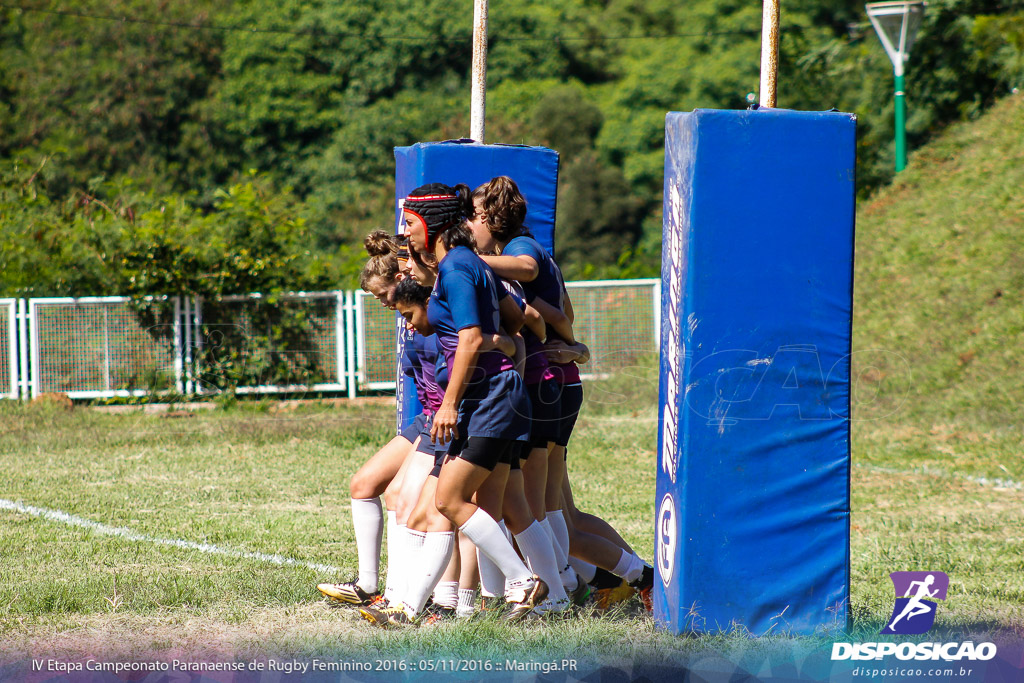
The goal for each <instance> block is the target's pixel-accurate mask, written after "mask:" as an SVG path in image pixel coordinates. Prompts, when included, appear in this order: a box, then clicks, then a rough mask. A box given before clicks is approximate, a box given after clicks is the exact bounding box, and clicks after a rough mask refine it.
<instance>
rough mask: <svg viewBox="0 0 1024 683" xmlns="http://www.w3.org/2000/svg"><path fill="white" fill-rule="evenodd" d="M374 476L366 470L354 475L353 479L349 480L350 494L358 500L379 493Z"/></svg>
mask: <svg viewBox="0 0 1024 683" xmlns="http://www.w3.org/2000/svg"><path fill="white" fill-rule="evenodd" d="M376 483H377V482H375V481H374V478H373V477H371V476H370V474H369V473H368V472H366V471H365V470H362V469H361V470H359V471H358V472H356V473H355V474H353V475H352V479H351V480H349V483H348V490H349V494H350V495H351V496H352V497H353V498H355V499H356V500H363V499H365V498H373V497H374V496H376V495H377V491H375V490H374V489H375V488H376V486H375V484H376Z"/></svg>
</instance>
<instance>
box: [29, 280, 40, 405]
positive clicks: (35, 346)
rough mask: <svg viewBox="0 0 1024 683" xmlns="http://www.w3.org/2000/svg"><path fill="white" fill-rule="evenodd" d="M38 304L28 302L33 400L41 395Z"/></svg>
mask: <svg viewBox="0 0 1024 683" xmlns="http://www.w3.org/2000/svg"><path fill="white" fill-rule="evenodd" d="M36 328H37V324H36V304H35V302H34V301H32V300H31V299H29V301H28V337H29V344H30V348H29V360H28V362H29V365H30V367H31V368H32V398H35V397H36V396H38V395H39V330H38V329H36Z"/></svg>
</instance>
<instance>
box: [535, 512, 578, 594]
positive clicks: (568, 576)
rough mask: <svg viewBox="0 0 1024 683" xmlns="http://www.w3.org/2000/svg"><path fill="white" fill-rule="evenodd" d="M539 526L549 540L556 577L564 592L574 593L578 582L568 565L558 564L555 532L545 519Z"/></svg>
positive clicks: (559, 554)
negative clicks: (555, 567) (553, 557)
mask: <svg viewBox="0 0 1024 683" xmlns="http://www.w3.org/2000/svg"><path fill="white" fill-rule="evenodd" d="M540 525H541V526H542V527H543V528H544V531H545V533H547V535H548V536H549V537H550V538H551V547H552V549H553V550H554V553H555V564H556V565H557V566H558V575H559V577H560V578H561V581H562V586H563V587H564V588H565V592H566V593H568V592H569V591H574V590H576V588H577V587H578V586H579V581H577V580H576V572H574V571H573V570H572V567H570V566H569V563H568V562H566V564H565V565H561V564H558V561H559V558H560V557H561V547H560V546H559V544H558V539H556V538H555V532H554V530H553V529H552V528H551V522H550V521H549V520H548V518H547V517H545V518H544V519H543V521H541V523H540Z"/></svg>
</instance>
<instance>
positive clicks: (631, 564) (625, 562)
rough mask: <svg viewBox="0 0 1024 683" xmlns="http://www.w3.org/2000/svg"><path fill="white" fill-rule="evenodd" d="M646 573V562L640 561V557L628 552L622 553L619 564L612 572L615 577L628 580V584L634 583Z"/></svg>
mask: <svg viewBox="0 0 1024 683" xmlns="http://www.w3.org/2000/svg"><path fill="white" fill-rule="evenodd" d="M643 573H644V561H643V560H641V559H640V556H639V555H637V554H636V553H631V552H629V551H628V550H623V551H622V556H621V557H619V563H618V564H617V565H615V569H613V570H612V574H615V576H621V577H622V578H624V579H625V580H626V583H633V582H634V581H636V580H637V579H639V578H640V575H641V574H643Z"/></svg>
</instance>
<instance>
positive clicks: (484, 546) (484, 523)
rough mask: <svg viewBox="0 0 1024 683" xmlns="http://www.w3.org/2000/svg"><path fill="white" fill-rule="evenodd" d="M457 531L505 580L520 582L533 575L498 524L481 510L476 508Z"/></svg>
mask: <svg viewBox="0 0 1024 683" xmlns="http://www.w3.org/2000/svg"><path fill="white" fill-rule="evenodd" d="M459 531H461V532H462V533H464V534H466V538H468V539H469V540H471V541H473V544H474V545H476V547H477V548H478V549H479V550H480V551H481V552H482V553H483V554H484V555H486V556H487V557H488V558H489V559H490V560H491V561H492V562H494V564H496V565H497V566H498V569H500V570H501V573H502V574H504V575H505V578H507V579H511V580H513V581H516V580H520V581H521V580H526V579H528V578H529V577H530V576H532V575H533V572H531V571H530V569H529V568H528V567H527V566H526V565H525V564H523V561H522V560H520V559H519V556H518V555H516V551H515V550H513V549H512V545H511V544H510V543H509V542H508V539H507V538H505V534H503V533H502V531H501V527H499V526H498V523H497V522H495V521H494V520H493V519H492V518H491V516H490V515H489V514H487V513H486V512H484V511H483V510H481V509H479V508H477V511H476V512H474V513H473V516H472V517H470V518H469V519H468V520H466V523H465V524H463V525H462V526H461V527H459Z"/></svg>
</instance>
